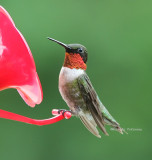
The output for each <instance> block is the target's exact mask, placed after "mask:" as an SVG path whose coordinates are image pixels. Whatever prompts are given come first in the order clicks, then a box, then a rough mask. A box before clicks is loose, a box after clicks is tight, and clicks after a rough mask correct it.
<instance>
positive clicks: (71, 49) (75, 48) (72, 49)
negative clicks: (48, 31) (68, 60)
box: [48, 37, 88, 63]
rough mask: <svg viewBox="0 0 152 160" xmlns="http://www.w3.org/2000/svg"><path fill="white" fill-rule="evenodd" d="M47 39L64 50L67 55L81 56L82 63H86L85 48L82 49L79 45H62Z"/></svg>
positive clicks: (86, 53) (86, 54)
mask: <svg viewBox="0 0 152 160" xmlns="http://www.w3.org/2000/svg"><path fill="white" fill-rule="evenodd" d="M48 39H49V40H52V41H54V42H56V43H58V44H60V45H61V46H63V47H64V48H65V50H66V52H67V53H69V54H79V55H80V56H81V58H82V59H83V62H84V63H86V62H87V59H88V52H87V49H86V47H84V46H83V45H81V44H64V43H62V42H60V41H57V40H55V39H53V38H49V37H48Z"/></svg>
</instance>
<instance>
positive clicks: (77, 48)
mask: <svg viewBox="0 0 152 160" xmlns="http://www.w3.org/2000/svg"><path fill="white" fill-rule="evenodd" d="M48 39H49V40H52V41H54V42H56V43H58V44H59V45H61V46H63V47H64V48H65V51H66V52H65V59H64V63H63V67H62V68H61V71H60V75H59V91H60V94H61V96H62V98H63V99H64V101H65V102H66V103H67V105H68V106H69V108H70V110H71V113H72V114H73V115H75V116H77V117H79V118H80V119H81V121H82V122H83V124H84V125H85V126H86V128H87V129H88V130H89V131H90V132H91V133H92V134H94V135H95V136H97V137H99V138H100V137H101V136H100V135H99V132H98V130H97V128H96V127H97V126H98V127H99V128H100V129H101V130H102V131H103V133H104V134H106V135H108V133H107V131H106V129H105V127H104V126H105V125H110V126H112V127H113V128H114V129H116V130H117V131H119V132H120V133H123V129H122V128H120V125H119V124H118V123H117V122H116V120H115V119H114V118H113V117H112V116H111V115H110V113H109V112H108V110H107V109H106V108H105V107H104V105H103V104H102V103H101V101H100V99H99V97H98V95H97V93H96V91H95V90H94V88H93V86H92V84H91V81H90V79H89V77H88V76H87V74H86V72H85V70H86V68H87V65H86V62H87V57H88V52H87V49H86V47H84V46H83V45H81V44H64V43H62V42H60V41H57V40H55V39H53V38H49V37H48Z"/></svg>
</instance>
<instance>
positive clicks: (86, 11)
mask: <svg viewBox="0 0 152 160" xmlns="http://www.w3.org/2000/svg"><path fill="white" fill-rule="evenodd" d="M0 5H2V6H3V7H4V8H5V9H6V10H7V11H8V12H9V13H10V15H11V16H12V18H13V20H14V22H15V24H16V26H17V27H18V29H19V30H20V31H21V32H22V34H23V35H24V37H25V38H26V40H27V42H28V44H29V46H30V48H31V51H32V53H33V57H34V59H35V63H36V66H37V72H38V74H39V77H40V80H41V83H42V87H43V91H44V99H43V102H42V103H41V104H40V105H38V106H36V107H35V108H30V107H28V106H27V105H26V104H25V103H24V102H23V100H22V99H21V97H20V96H19V95H18V93H17V91H16V90H13V89H9V90H5V91H2V92H0V108H1V109H5V110H9V111H12V112H15V113H18V114H21V115H24V116H28V117H31V118H37V119H41V118H49V117H51V116H52V115H51V110H52V109H53V108H66V109H68V107H67V106H66V104H65V102H64V101H63V100H62V98H61V96H60V94H59V91H58V75H59V71H60V68H61V66H62V63H63V59H64V49H63V48H62V47H60V46H59V45H57V44H55V43H53V42H51V41H48V40H47V39H46V37H48V36H50V37H52V38H55V39H57V40H60V41H63V42H64V43H75V42H77V43H80V44H83V45H85V46H86V47H87V48H88V52H89V58H88V63H87V64H88V68H87V73H88V75H89V77H90V79H91V81H92V83H93V85H94V87H95V89H96V91H97V93H98V94H99V97H100V98H101V100H102V102H103V103H104V104H105V106H106V107H107V108H108V110H109V111H110V112H111V114H112V115H113V116H114V117H115V118H116V120H118V122H119V123H120V124H121V126H122V127H123V128H125V129H126V130H128V128H129V130H128V133H129V134H128V135H126V134H124V135H120V134H119V133H117V132H115V131H112V130H111V129H110V127H107V131H108V132H109V135H110V136H109V137H107V136H105V135H103V134H102V133H101V134H102V138H101V139H98V138H96V137H94V136H93V135H92V134H90V133H89V132H88V131H87V130H86V129H85V127H84V126H83V125H82V124H81V122H80V120H79V119H77V118H72V119H70V120H63V121H61V122H59V123H56V124H52V125H49V126H42V127H39V126H32V125H28V124H23V123H19V122H14V121H10V120H4V119H0V128H1V132H0V159H1V160H10V159H11V160H19V159H20V160H43V159H55V160H59V159H72V160H76V159H80V160H81V159H88V160H91V159H93V160H99V159H113V160H120V159H123V160H128V159H130V160H135V159H137V160H143V159H146V160H148V159H151V158H150V157H152V153H151V144H152V138H151V133H152V132H151V131H152V127H151V120H152V118H151V113H152V101H151V100H152V98H151V95H152V1H150V0H127V1H124V0H108V1H105V0H89V1H88V0H77V1H76V0H64V1H59V0H43V1H36V0H1V1H0ZM132 128H134V129H141V130H142V131H131V129H132Z"/></svg>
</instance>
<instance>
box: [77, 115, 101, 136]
mask: <svg viewBox="0 0 152 160" xmlns="http://www.w3.org/2000/svg"><path fill="white" fill-rule="evenodd" d="M79 117H80V119H81V121H82V123H83V124H84V125H85V127H86V128H87V129H88V130H89V131H90V132H91V133H92V134H94V135H95V136H96V137H98V138H101V136H100V134H99V132H98V130H97V128H96V123H95V122H94V123H93V122H91V121H90V119H89V118H88V117H87V116H84V115H81V116H79Z"/></svg>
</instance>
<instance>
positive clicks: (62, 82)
mask: <svg viewBox="0 0 152 160" xmlns="http://www.w3.org/2000/svg"><path fill="white" fill-rule="evenodd" d="M82 74H84V70H82V69H70V68H67V67H62V69H61V71H60V75H59V91H60V94H61V96H62V98H63V99H64V101H65V102H66V103H67V104H68V106H69V107H70V108H71V107H74V106H75V105H74V103H73V101H71V100H70V99H69V97H68V95H67V92H66V87H65V86H66V84H67V83H69V82H72V81H73V80H75V79H76V78H78V77H79V76H80V75H82ZM73 92H74V88H73ZM76 95H77V94H76Z"/></svg>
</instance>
